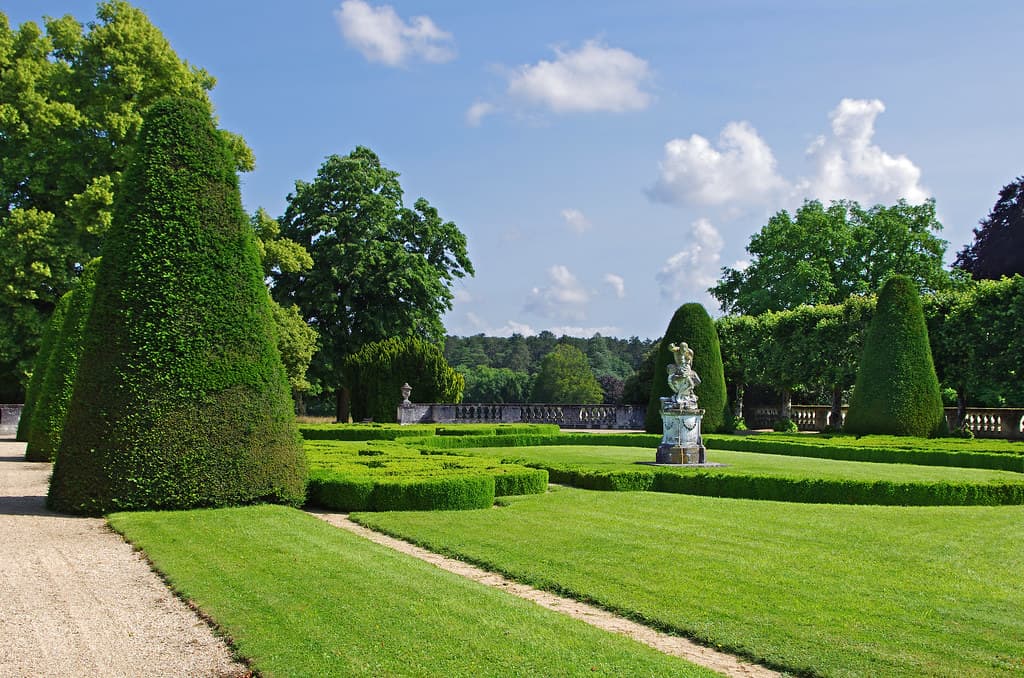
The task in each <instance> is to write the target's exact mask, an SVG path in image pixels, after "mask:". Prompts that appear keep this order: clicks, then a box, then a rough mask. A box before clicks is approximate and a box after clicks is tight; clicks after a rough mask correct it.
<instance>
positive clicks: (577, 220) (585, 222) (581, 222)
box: [562, 209, 590, 233]
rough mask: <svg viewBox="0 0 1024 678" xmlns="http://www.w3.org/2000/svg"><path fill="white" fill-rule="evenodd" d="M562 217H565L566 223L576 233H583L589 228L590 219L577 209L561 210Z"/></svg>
mask: <svg viewBox="0 0 1024 678" xmlns="http://www.w3.org/2000/svg"><path fill="white" fill-rule="evenodd" d="M562 218H563V219H565V223H566V225H567V226H568V227H569V228H571V229H572V230H574V231H576V232H577V233H583V232H584V231H586V230H587V229H588V228H590V219H587V217H586V215H585V214H583V212H580V211H579V210H577V209H564V210H562Z"/></svg>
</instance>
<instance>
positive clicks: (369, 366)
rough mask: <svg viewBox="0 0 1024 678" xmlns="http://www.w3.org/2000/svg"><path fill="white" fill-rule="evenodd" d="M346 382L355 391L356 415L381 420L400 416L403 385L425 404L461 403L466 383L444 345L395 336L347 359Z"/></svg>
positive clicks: (373, 344)
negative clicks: (448, 358) (439, 345)
mask: <svg viewBox="0 0 1024 678" xmlns="http://www.w3.org/2000/svg"><path fill="white" fill-rule="evenodd" d="M343 369H344V375H345V376H344V378H345V383H347V384H349V385H350V388H351V391H352V416H353V418H354V419H356V420H360V419H372V420H374V421H378V422H393V421H396V420H397V416H396V413H397V409H398V405H399V403H401V402H402V395H401V388H402V384H403V383H406V382H408V383H409V385H410V386H411V387H412V389H413V391H412V392H413V396H412V397H413V398H414V399H415V400H416V402H421V403H457V402H461V400H462V392H463V390H464V389H465V381H464V379H463V378H462V375H461V374H459V373H458V372H456V371H455V370H454V369H453V368H452V367H451V366H450V365H449V364H448V362H447V361H446V360H445V359H444V355H443V354H442V353H441V349H440V348H438V347H437V346H436V345H434V344H432V343H430V342H428V341H424V340H423V339H419V338H417V337H403V338H398V337H394V338H391V339H385V340H384V341H378V342H374V343H372V344H367V345H366V346H364V347H363V348H361V349H360V350H359V351H357V352H356V353H354V354H352V355H351V356H349V357H348V358H346V359H345V362H344V367H343Z"/></svg>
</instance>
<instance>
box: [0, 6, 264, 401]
mask: <svg viewBox="0 0 1024 678" xmlns="http://www.w3.org/2000/svg"><path fill="white" fill-rule="evenodd" d="M0 72H2V73H3V76H2V77H0V158H3V162H2V163H0V397H3V398H8V397H12V396H11V395H7V396H4V395H3V394H5V393H6V394H15V393H17V392H18V391H20V390H21V389H22V388H23V387H24V385H25V382H26V377H27V373H28V371H29V369H30V366H31V363H32V359H33V357H34V355H35V353H36V351H37V350H38V348H39V340H40V336H41V333H42V329H43V327H44V326H45V323H46V319H47V318H48V317H49V315H50V313H51V312H52V311H53V308H54V305H55V304H56V302H57V299H59V298H60V296H61V295H62V294H63V293H64V292H66V291H67V290H68V289H70V287H71V285H72V282H73V280H74V278H75V277H77V275H78V274H79V273H80V271H81V266H82V265H83V264H84V263H85V262H87V261H89V260H91V259H92V258H93V257H95V256H96V255H98V254H99V251H100V247H101V242H102V240H103V237H104V234H105V233H106V230H107V228H108V226H109V225H110V219H111V205H112V204H113V200H114V196H115V194H116V193H117V191H118V189H119V186H120V183H121V173H122V171H123V170H124V168H125V166H126V163H127V162H128V158H129V155H130V148H131V146H132V142H133V141H134V139H135V137H136V136H137V135H138V131H139V128H140V126H141V124H142V112H143V111H144V110H145V109H146V108H147V107H149V106H150V105H151V104H152V103H153V102H155V101H156V100H157V99H159V98H160V97H162V96H166V95H181V96H189V97H193V98H199V99H202V100H206V99H207V91H208V90H210V89H211V88H212V87H213V85H214V79H213V77H211V76H210V74H209V73H207V72H206V71H204V70H202V69H198V68H195V67H193V66H190V65H189V64H188V63H186V62H184V61H182V60H181V59H180V58H178V56H177V55H176V54H175V53H174V50H173V49H172V48H171V46H170V44H169V43H168V42H167V40H166V39H165V38H164V36H163V35H162V34H161V33H160V31H159V30H158V29H157V28H156V27H155V26H153V24H152V23H150V21H149V19H148V18H147V17H146V15H145V14H144V13H143V12H142V11H140V10H139V9H136V8H134V7H132V6H131V5H129V4H128V3H127V2H125V1H124V0H107V1H105V2H101V3H100V4H99V6H98V8H97V13H96V20H95V21H94V22H92V23H90V24H89V25H88V26H83V25H82V24H81V23H79V22H78V21H76V20H75V19H74V18H72V17H71V16H64V17H61V18H48V19H46V20H45V21H44V24H43V28H42V29H41V28H40V27H39V26H38V25H37V24H35V23H34V22H26V23H24V24H22V25H21V26H19V27H18V28H17V29H12V28H11V27H10V24H9V21H8V19H7V16H6V15H4V14H3V13H0ZM219 133H220V134H222V135H223V136H224V137H225V139H226V140H227V141H228V142H229V144H230V146H231V149H232V152H233V154H234V156H235V162H236V164H237V166H238V167H239V168H249V169H251V167H252V154H251V152H250V151H249V149H248V148H247V147H246V146H245V144H244V143H243V142H242V140H241V138H240V137H238V136H236V135H231V134H229V133H227V132H223V131H222V132H219Z"/></svg>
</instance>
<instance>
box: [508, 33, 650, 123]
mask: <svg viewBox="0 0 1024 678" xmlns="http://www.w3.org/2000/svg"><path fill="white" fill-rule="evenodd" d="M555 56H556V58H555V59H554V61H546V60H541V61H538V62H537V63H536V64H533V65H524V66H520V67H519V68H517V69H516V70H515V71H514V72H513V73H512V75H511V76H510V79H509V83H508V94H509V95H510V96H511V97H513V98H515V99H518V100H521V101H525V102H528V103H531V104H534V105H538V106H542V107H545V108H548V109H550V110H552V111H554V112H555V113H577V112H583V113H590V112H594V111H610V112H612V113H623V112H626V111H636V110H643V109H645V108H647V106H648V105H650V103H651V95H650V94H649V93H647V92H646V91H644V89H643V87H644V85H645V84H646V82H647V81H648V80H650V77H651V73H650V68H649V67H648V65H647V62H646V61H644V60H643V59H641V58H640V57H638V56H636V55H635V54H633V53H631V52H628V51H626V50H624V49H619V48H617V47H607V46H605V45H603V44H601V43H600V42H598V41H597V40H588V41H587V42H585V43H583V46H582V47H581V48H579V49H578V50H576V51H563V50H561V49H558V48H555Z"/></svg>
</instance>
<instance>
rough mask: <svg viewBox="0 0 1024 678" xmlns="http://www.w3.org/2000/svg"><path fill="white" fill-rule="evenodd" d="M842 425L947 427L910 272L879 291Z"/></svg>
mask: <svg viewBox="0 0 1024 678" xmlns="http://www.w3.org/2000/svg"><path fill="white" fill-rule="evenodd" d="M844 428H845V429H846V431H847V432H849V433H854V434H857V435H866V434H869V433H881V434H890V435H911V436H921V437H926V436H934V435H938V434H940V433H941V432H942V431H943V429H944V428H945V415H944V412H943V409H942V396H941V395H940V393H939V380H938V378H937V377H936V376H935V366H934V364H933V363H932V351H931V348H930V346H929V344H928V327H927V326H926V325H925V320H924V312H923V311H922V308H921V298H920V295H919V294H918V291H917V287H916V285H915V284H914V282H913V281H912V280H911V279H910V278H908V277H906V276H893V277H892V278H890V279H889V280H888V281H886V283H885V284H884V285H883V286H882V289H881V291H880V292H879V295H878V307H877V308H876V310H875V315H874V317H873V318H872V320H871V324H870V325H869V326H868V334H867V337H866V338H865V340H864V354H863V357H862V358H861V361H860V368H859V369H858V370H857V381H856V383H855V384H854V387H853V394H852V395H851V396H850V409H849V411H848V413H847V416H846V422H845V425H844Z"/></svg>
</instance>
